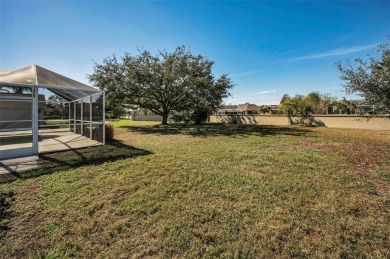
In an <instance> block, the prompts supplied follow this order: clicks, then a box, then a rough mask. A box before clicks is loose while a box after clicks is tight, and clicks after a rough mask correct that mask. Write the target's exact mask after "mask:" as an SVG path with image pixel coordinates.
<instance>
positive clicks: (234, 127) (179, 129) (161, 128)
mask: <svg viewBox="0 0 390 259" xmlns="http://www.w3.org/2000/svg"><path fill="white" fill-rule="evenodd" d="M127 130H128V131H131V132H138V133H141V134H160V135H175V134H181V135H191V136H200V137H208V136H218V135H222V136H232V137H235V136H237V137H246V136H272V135H290V136H303V135H306V134H308V133H310V132H311V131H310V130H309V129H305V128H302V127H280V126H264V125H248V124H224V123H221V124H219V123H213V124H211V123H210V124H203V125H184V124H170V125H156V126H143V127H134V126H130V127H127Z"/></svg>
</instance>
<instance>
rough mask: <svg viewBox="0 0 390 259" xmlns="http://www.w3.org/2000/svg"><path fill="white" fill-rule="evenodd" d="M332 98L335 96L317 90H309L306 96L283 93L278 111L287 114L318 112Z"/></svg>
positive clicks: (324, 107) (331, 100)
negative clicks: (290, 95)
mask: <svg viewBox="0 0 390 259" xmlns="http://www.w3.org/2000/svg"><path fill="white" fill-rule="evenodd" d="M334 100H336V98H334V97H332V96H330V95H329V94H321V93H319V92H311V93H309V94H308V95H307V96H304V95H296V96H294V97H289V96H288V95H284V96H283V98H282V100H281V107H280V112H281V113H285V114H288V115H306V114H319V113H320V112H321V111H322V112H323V111H324V109H327V107H328V105H329V104H330V103H331V102H333V101H334Z"/></svg>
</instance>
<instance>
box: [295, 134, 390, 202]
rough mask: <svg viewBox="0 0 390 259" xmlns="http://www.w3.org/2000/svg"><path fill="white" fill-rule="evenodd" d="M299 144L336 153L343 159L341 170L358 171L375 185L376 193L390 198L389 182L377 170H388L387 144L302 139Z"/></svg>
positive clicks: (388, 152)
mask: <svg viewBox="0 0 390 259" xmlns="http://www.w3.org/2000/svg"><path fill="white" fill-rule="evenodd" d="M300 146H302V147H303V148H308V147H313V148H317V149H320V150H327V151H329V152H331V153H337V154H338V155H339V156H340V157H341V158H342V159H343V161H342V163H340V164H339V165H340V169H341V170H351V169H353V170H356V171H358V172H359V173H360V174H361V175H362V176H363V177H364V178H367V179H369V180H370V181H371V182H372V183H373V184H374V185H375V187H376V190H377V191H378V194H380V195H382V196H385V197H386V198H390V184H389V182H386V180H385V179H382V177H381V175H380V174H379V172H390V163H388V162H387V161H388V160H389V159H390V149H389V147H388V146H387V145H382V146H381V145H370V144H365V143H362V144H357V143H345V142H344V143H343V142H323V143H313V142H308V141H302V142H301V143H300Z"/></svg>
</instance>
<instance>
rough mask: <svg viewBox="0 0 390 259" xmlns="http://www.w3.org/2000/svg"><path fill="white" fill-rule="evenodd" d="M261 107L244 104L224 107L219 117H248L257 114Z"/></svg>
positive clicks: (220, 110)
mask: <svg viewBox="0 0 390 259" xmlns="http://www.w3.org/2000/svg"><path fill="white" fill-rule="evenodd" d="M258 109H259V107H258V106H257V105H256V104H250V103H244V104H239V105H224V106H222V107H221V108H220V109H219V110H218V111H217V112H216V114H217V115H247V114H256V113H257V110H258Z"/></svg>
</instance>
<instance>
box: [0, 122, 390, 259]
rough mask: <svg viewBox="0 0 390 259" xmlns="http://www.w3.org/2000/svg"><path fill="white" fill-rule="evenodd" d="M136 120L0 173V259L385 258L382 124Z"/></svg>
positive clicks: (388, 215) (389, 167) (387, 156)
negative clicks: (0, 176) (29, 168)
mask: <svg viewBox="0 0 390 259" xmlns="http://www.w3.org/2000/svg"><path fill="white" fill-rule="evenodd" d="M149 123H150V122H147V123H142V122H131V121H116V122H114V125H115V126H116V127H117V128H116V136H115V139H116V140H115V141H114V142H112V143H109V144H108V145H106V146H101V147H95V148H87V149H80V150H76V151H67V152H63V153H55V154H50V155H46V156H44V157H43V159H42V160H41V162H40V165H39V168H38V170H36V171H34V172H31V173H26V174H23V175H15V176H12V177H9V178H7V179H4V181H6V180H8V181H10V180H13V181H10V182H4V183H3V184H0V192H1V194H2V195H1V196H0V255H1V256H0V257H6V258H8V257H17V258H19V257H50V258H54V257H60V258H64V257H65V258H66V257H76V258H91V257H93V258H95V257H99V258H104V257H108V258H123V257H160V258H167V257H176V258H178V257H183V258H193V257H226V258H232V257H233V258H250V257H256V258H259V257H260V258H274V257H284V258H289V257H298V258H307V257H328V258H335V257H344V258H356V257H357V258H367V257H371V258H389V256H390V250H389V247H390V246H389V244H390V239H389V233H390V224H389V223H390V193H389V192H390V191H389V190H390V182H389V179H390V162H389V161H390V152H389V150H390V136H389V135H390V134H389V132H385V131H367V130H347V129H328V128H303V127H265V126H254V125H221V124H215V125H203V126H199V127H198V126H180V125H170V126H161V125H154V124H155V123H154V124H153V123H151V125H150V124H149ZM153 125H154V126H153Z"/></svg>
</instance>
